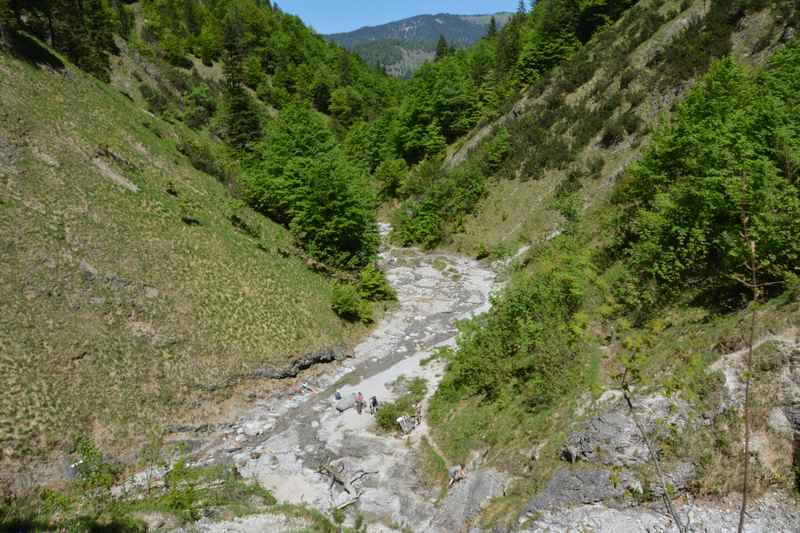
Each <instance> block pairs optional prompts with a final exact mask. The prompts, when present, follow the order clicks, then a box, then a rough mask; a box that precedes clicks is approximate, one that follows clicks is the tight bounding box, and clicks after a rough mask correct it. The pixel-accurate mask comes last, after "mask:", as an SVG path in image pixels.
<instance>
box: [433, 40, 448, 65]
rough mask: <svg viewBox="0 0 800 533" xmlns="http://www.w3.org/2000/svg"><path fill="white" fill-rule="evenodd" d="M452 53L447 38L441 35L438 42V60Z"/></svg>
mask: <svg viewBox="0 0 800 533" xmlns="http://www.w3.org/2000/svg"><path fill="white" fill-rule="evenodd" d="M448 54H450V47H449V46H448V44H447V39H445V38H444V35H439V42H438V43H436V61H439V60H440V59H443V58H445V57H447V56H448Z"/></svg>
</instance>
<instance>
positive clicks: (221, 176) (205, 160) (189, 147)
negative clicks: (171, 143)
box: [177, 139, 230, 183]
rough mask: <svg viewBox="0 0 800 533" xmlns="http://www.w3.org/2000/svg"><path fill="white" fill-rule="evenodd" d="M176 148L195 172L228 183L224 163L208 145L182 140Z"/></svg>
mask: <svg viewBox="0 0 800 533" xmlns="http://www.w3.org/2000/svg"><path fill="white" fill-rule="evenodd" d="M177 148H178V151H179V152H180V153H182V154H183V155H185V156H186V157H188V158H189V161H190V162H191V163H192V166H193V167H194V168H196V169H197V170H199V171H201V172H205V173H206V174H208V175H210V176H214V177H215V178H217V179H218V180H219V181H220V182H222V183H227V182H228V181H229V179H230V173H229V172H228V170H227V168H226V165H225V163H224V162H223V161H222V158H221V157H219V156H218V155H217V154H215V153H214V150H213V149H212V148H211V146H209V145H208V144H205V143H202V142H198V141H193V140H188V139H183V140H181V141H180V142H179V143H178V146H177Z"/></svg>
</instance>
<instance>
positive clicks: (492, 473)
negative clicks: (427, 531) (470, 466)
mask: <svg viewBox="0 0 800 533" xmlns="http://www.w3.org/2000/svg"><path fill="white" fill-rule="evenodd" d="M508 480H509V478H508V476H507V475H506V474H504V473H502V472H499V471H498V470H495V469H493V468H485V469H478V470H475V471H473V472H469V471H468V472H467V477H466V478H464V479H462V480H461V481H459V482H458V483H456V484H455V485H453V486H452V487H451V488H450V491H449V492H448V494H447V497H446V498H445V499H444V501H443V502H442V504H441V506H440V507H439V509H438V511H437V513H436V516H435V517H434V519H433V524H434V525H435V526H437V527H439V528H440V529H441V530H443V531H461V530H463V528H464V524H465V523H466V522H468V521H469V520H470V519H472V518H473V517H475V516H477V515H478V514H479V513H480V512H481V511H482V510H483V509H485V508H486V506H487V505H488V504H489V502H490V501H491V500H492V499H493V498H497V497H498V496H502V495H503V494H504V493H505V487H506V484H507V483H508Z"/></svg>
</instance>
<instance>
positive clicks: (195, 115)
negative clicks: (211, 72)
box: [183, 84, 217, 129]
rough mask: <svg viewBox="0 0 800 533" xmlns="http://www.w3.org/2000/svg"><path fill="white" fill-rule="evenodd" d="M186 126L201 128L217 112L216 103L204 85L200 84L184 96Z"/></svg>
mask: <svg viewBox="0 0 800 533" xmlns="http://www.w3.org/2000/svg"><path fill="white" fill-rule="evenodd" d="M183 102H184V108H185V111H184V113H183V116H184V120H185V121H186V124H187V125H188V126H189V127H190V128H193V129H197V128H202V127H203V126H205V125H206V124H208V122H209V121H210V120H211V117H212V116H213V115H214V113H215V112H216V111H217V102H216V100H215V99H214V96H213V95H212V94H211V90H210V89H209V88H208V85H206V84H200V85H198V86H196V87H194V88H193V89H192V92H190V93H189V94H187V95H186V96H184V99H183Z"/></svg>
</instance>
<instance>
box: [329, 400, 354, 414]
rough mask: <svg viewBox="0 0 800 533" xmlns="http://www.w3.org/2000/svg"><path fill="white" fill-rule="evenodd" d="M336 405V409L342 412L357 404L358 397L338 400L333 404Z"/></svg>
mask: <svg viewBox="0 0 800 533" xmlns="http://www.w3.org/2000/svg"><path fill="white" fill-rule="evenodd" d="M333 405H334V407H336V410H337V411H339V412H340V413H343V412H344V411H347V410H348V409H352V408H353V407H355V406H356V398H355V396H351V397H348V398H342V399H341V400H336V401H335V403H334V404H333Z"/></svg>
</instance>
